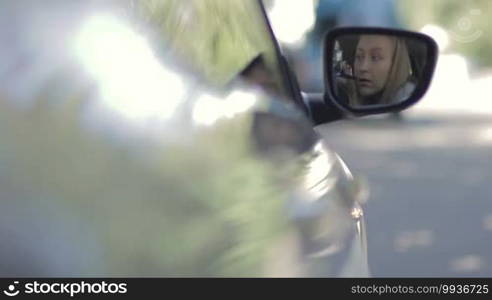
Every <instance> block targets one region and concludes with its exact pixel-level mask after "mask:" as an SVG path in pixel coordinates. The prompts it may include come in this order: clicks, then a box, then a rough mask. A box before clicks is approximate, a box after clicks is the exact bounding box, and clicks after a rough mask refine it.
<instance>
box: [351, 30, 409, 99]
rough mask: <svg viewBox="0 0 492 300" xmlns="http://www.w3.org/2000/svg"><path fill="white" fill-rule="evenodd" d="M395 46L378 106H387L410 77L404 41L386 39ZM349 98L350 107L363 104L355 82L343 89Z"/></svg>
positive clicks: (393, 38)
mask: <svg viewBox="0 0 492 300" xmlns="http://www.w3.org/2000/svg"><path fill="white" fill-rule="evenodd" d="M388 38H390V39H391V40H392V41H393V44H394V45H395V51H394V53H393V58H392V61H391V68H390V71H389V74H388V78H387V79H386V83H385V85H384V87H383V89H382V90H383V93H382V96H381V101H378V103H380V104H389V103H391V102H392V101H393V100H394V97H395V96H396V93H397V92H398V90H399V89H400V88H402V87H403V85H404V84H405V83H406V82H407V81H408V79H409V78H410V76H411V75H412V67H411V63H410V55H409V53H408V48H407V45H406V43H405V40H404V39H402V38H398V37H388ZM345 89H346V92H347V94H348V97H349V104H350V105H352V106H356V105H361V104H363V98H362V96H361V95H360V93H359V90H358V87H357V84H356V83H355V81H351V82H349V83H348V84H347V86H346V87H345Z"/></svg>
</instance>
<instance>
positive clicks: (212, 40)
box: [132, 0, 286, 96]
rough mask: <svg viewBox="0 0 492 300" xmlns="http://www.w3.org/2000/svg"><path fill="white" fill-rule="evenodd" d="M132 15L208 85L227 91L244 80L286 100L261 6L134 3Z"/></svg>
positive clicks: (238, 0)
mask: <svg viewBox="0 0 492 300" xmlns="http://www.w3.org/2000/svg"><path fill="white" fill-rule="evenodd" d="M132 10H133V12H136V16H137V17H138V18H139V19H140V20H143V21H144V22H145V25H146V26H148V28H149V29H151V31H152V32H153V34H154V37H153V39H154V43H155V44H156V45H155V46H156V47H157V48H158V49H159V51H162V52H172V54H173V55H174V56H175V57H178V59H180V60H181V63H184V64H185V65H186V66H187V67H188V68H190V69H191V70H192V71H193V72H195V73H198V74H200V75H201V76H200V77H201V78H203V79H204V80H205V81H206V82H207V83H208V84H211V85H213V86H214V87H217V88H227V87H228V86H229V85H230V84H231V83H232V82H234V81H235V80H237V79H238V78H242V79H244V80H246V81H247V82H250V83H254V84H258V85H260V86H261V87H263V88H264V89H265V91H266V92H269V93H275V94H279V95H282V96H285V95H286V89H285V86H284V84H283V81H282V75H281V72H280V71H279V65H278V60H277V56H276V52H275V46H274V44H273V41H272V39H271V35H270V32H269V31H268V27H267V26H266V24H265V19H264V16H263V15H262V11H261V9H260V5H259V2H256V1H244V0H228V1H223V0H206V1H181V0H165V1H154V0H146V1H138V2H137V1H135V2H133V3H132Z"/></svg>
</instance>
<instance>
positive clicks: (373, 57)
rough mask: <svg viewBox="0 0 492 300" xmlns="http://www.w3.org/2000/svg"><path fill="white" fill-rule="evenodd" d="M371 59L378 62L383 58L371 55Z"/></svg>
mask: <svg viewBox="0 0 492 300" xmlns="http://www.w3.org/2000/svg"><path fill="white" fill-rule="evenodd" d="M371 59H372V60H373V61H380V60H381V59H383V58H382V57H381V56H379V55H373V56H372V57H371Z"/></svg>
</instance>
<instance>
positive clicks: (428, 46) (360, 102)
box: [323, 27, 438, 116]
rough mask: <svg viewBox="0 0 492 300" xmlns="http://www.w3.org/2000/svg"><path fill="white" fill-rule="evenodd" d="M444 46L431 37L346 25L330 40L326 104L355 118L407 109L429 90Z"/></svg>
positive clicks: (328, 37) (326, 46) (330, 35)
mask: <svg viewBox="0 0 492 300" xmlns="http://www.w3.org/2000/svg"><path fill="white" fill-rule="evenodd" d="M437 53H438V47H437V44H436V42H435V41H434V40H433V39H432V38H431V37H429V36H427V35H424V34H420V33H416V32H410V31H404V30H395V29H385V28H371V27H344V28H338V29H334V30H332V31H330V32H328V33H327V34H326V36H325V40H324V57H323V60H324V62H323V63H324V74H325V97H324V98H325V101H329V102H330V103H326V104H328V105H333V103H334V104H335V105H337V106H338V107H339V108H341V109H342V110H343V111H345V112H348V114H352V115H355V116H360V115H368V114H377V113H387V112H396V111H401V110H403V109H405V108H407V107H409V106H411V105H413V104H415V103H416V102H417V101H418V100H420V99H421V98H422V97H423V95H424V94H425V93H426V91H427V89H428V88H429V85H430V82H431V80H432V76H433V73H434V69H435V67H436V62H437Z"/></svg>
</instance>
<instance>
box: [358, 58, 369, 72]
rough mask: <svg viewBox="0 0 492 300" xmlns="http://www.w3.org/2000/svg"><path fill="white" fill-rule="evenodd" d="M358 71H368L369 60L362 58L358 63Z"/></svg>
mask: <svg viewBox="0 0 492 300" xmlns="http://www.w3.org/2000/svg"><path fill="white" fill-rule="evenodd" d="M359 71H360V72H368V71H369V60H368V59H367V58H364V59H362V60H361V61H360V63H359Z"/></svg>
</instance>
